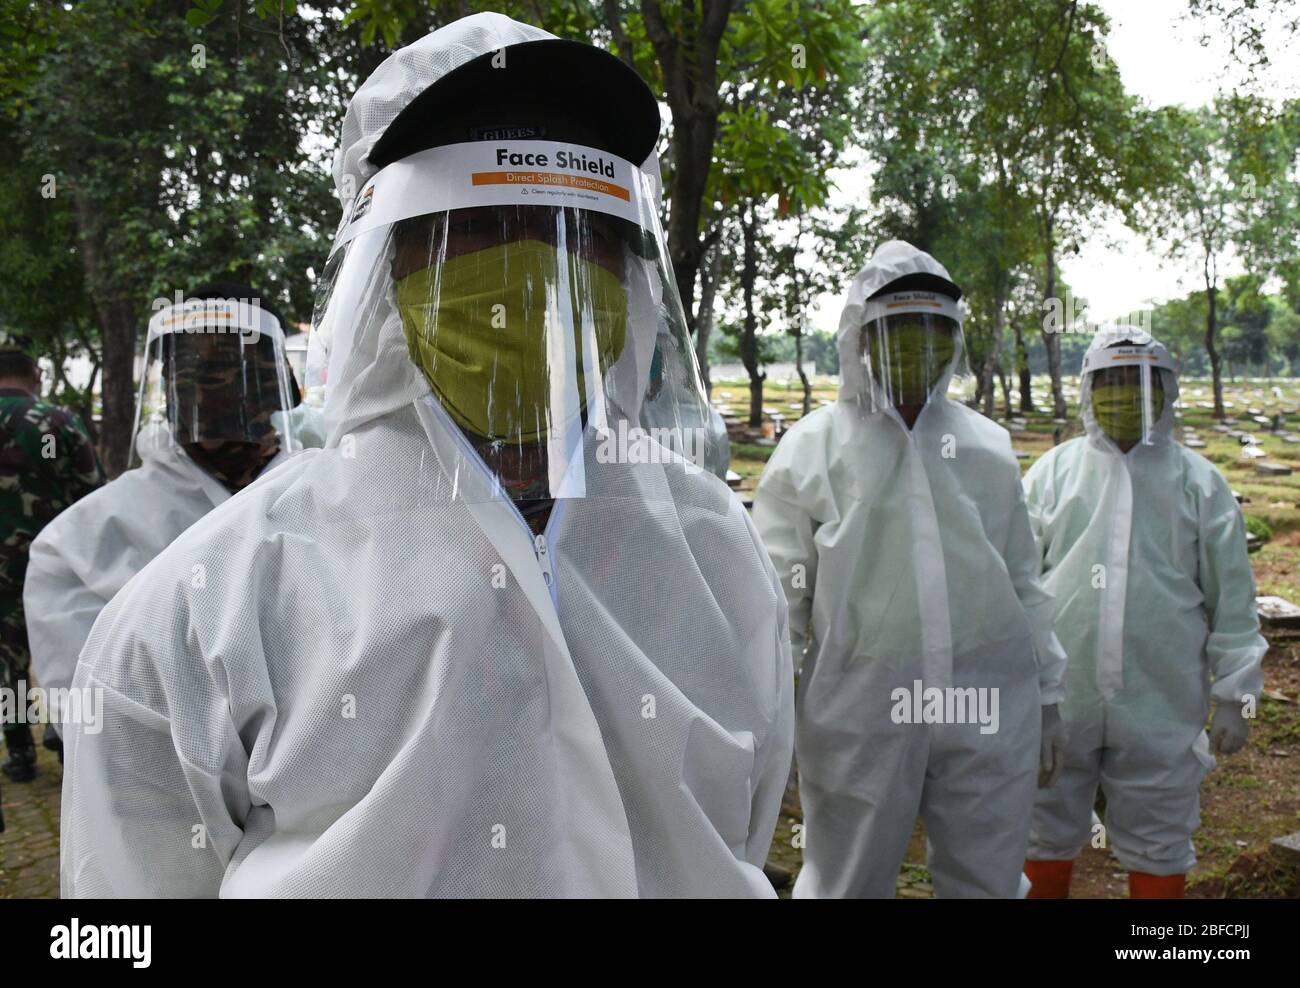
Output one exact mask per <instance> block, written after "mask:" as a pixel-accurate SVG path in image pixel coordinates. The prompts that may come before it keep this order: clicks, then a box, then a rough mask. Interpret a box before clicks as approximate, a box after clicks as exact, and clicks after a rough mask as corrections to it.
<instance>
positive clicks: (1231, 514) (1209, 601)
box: [1199, 470, 1268, 702]
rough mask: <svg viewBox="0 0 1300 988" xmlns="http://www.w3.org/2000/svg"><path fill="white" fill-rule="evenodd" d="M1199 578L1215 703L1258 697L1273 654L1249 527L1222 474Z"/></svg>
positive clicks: (1205, 529)
mask: <svg viewBox="0 0 1300 988" xmlns="http://www.w3.org/2000/svg"><path fill="white" fill-rule="evenodd" d="M1200 527H1201V531H1200V539H1199V543H1200V575H1201V592H1202V593H1203V594H1204V595H1205V613H1206V618H1207V620H1208V622H1209V625H1210V636H1209V639H1208V641H1207V642H1206V644H1205V652H1206V656H1207V658H1208V660H1209V664H1210V674H1211V676H1212V677H1213V679H1214V683H1213V685H1212V687H1211V689H1210V693H1211V695H1212V696H1213V697H1214V699H1216V700H1220V701H1228V702H1237V701H1239V700H1241V699H1242V698H1243V697H1245V696H1255V697H1258V696H1259V694H1260V692H1261V691H1262V690H1263V688H1264V673H1263V670H1262V664H1263V661H1264V653H1265V652H1267V651H1268V642H1266V641H1265V640H1264V638H1263V636H1262V635H1260V633H1259V613H1258V611H1256V609H1255V575H1254V573H1253V572H1252V570H1251V568H1250V556H1249V554H1248V553H1247V551H1246V523H1245V521H1244V520H1243V518H1242V516H1241V509H1240V508H1239V507H1238V506H1237V499H1236V498H1234V497H1233V496H1232V490H1231V488H1229V487H1228V484H1227V482H1226V481H1225V480H1224V479H1223V477H1222V476H1221V475H1220V474H1219V472H1218V471H1217V470H1215V471H1213V473H1212V474H1211V475H1210V493H1209V496H1208V497H1205V498H1203V499H1202V501H1201V504H1200Z"/></svg>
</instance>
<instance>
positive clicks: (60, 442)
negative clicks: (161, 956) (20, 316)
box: [0, 388, 104, 688]
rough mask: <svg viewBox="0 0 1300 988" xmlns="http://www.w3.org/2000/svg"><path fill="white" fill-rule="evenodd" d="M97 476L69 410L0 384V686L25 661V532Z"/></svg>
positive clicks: (20, 671) (14, 677)
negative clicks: (0, 386) (3, 387)
mask: <svg viewBox="0 0 1300 988" xmlns="http://www.w3.org/2000/svg"><path fill="white" fill-rule="evenodd" d="M103 482H104V472H103V470H102V468H101V467H100V465H99V458H98V457H97V456H96V455H95V447H94V445H93V444H92V443H91V441H90V436H89V435H88V434H87V433H86V427H85V426H84V425H82V424H81V421H80V420H79V419H78V418H77V417H76V416H75V415H73V414H72V413H71V412H69V411H67V410H66V409H63V408H59V407H58V406H57V405H50V404H46V403H45V402H43V401H41V400H40V399H39V398H36V397H34V396H33V395H31V394H28V393H27V392H26V391H20V390H16V389H12V388H5V389H0V686H8V687H10V688H15V686H16V683H17V681H18V680H19V679H23V678H26V676H27V667H28V665H29V663H30V662H31V653H30V651H29V650H28V645H27V621H26V618H25V617H24V615H23V581H24V579H25V578H26V576H27V553H28V550H29V548H30V546H31V544H32V539H34V538H36V536H37V534H38V533H39V532H40V530H41V529H42V528H44V527H45V525H46V524H48V523H49V522H50V521H51V520H53V518H54V516H55V515H57V514H58V513H59V512H60V511H62V510H63V509H64V508H66V507H68V506H69V505H71V504H72V503H73V502H74V501H76V500H77V499H78V498H81V497H83V496H85V495H86V494H89V493H90V492H91V491H93V490H94V489H95V488H96V487H98V486H99V485H100V484H102V483H103Z"/></svg>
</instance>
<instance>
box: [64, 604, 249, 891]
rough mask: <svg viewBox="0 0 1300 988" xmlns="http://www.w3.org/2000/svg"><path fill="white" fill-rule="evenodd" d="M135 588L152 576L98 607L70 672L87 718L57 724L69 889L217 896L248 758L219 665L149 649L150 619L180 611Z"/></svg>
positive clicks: (234, 839) (177, 615)
mask: <svg viewBox="0 0 1300 988" xmlns="http://www.w3.org/2000/svg"><path fill="white" fill-rule="evenodd" d="M142 587H143V588H145V589H151V590H153V591H156V590H157V589H158V584H157V582H149V581H145V582H144V583H142V582H141V581H139V580H136V581H133V582H132V583H130V584H128V585H127V587H125V588H124V589H123V590H122V592H121V593H119V594H117V596H116V597H114V598H113V601H112V603H110V604H109V605H108V607H107V608H105V610H104V612H103V615H102V616H101V619H100V620H99V622H98V623H97V624H96V625H95V628H94V630H93V631H92V632H91V636H90V640H89V641H88V642H87V644H86V648H85V650H84V652H83V654H82V658H81V661H80V663H79V664H78V666H77V673H76V677H75V679H74V680H73V687H74V690H83V691H88V692H86V693H85V694H84V695H87V696H89V697H91V698H92V699H91V700H89V701H88V702H89V703H91V704H93V706H92V707H91V708H90V709H91V710H92V712H93V713H94V716H83V717H81V718H78V719H77V720H76V721H75V722H72V723H69V724H68V725H67V730H65V732H64V750H65V767H64V778H63V812H62V847H61V855H60V859H61V869H62V893H63V897H64V898H99V897H113V898H119V897H137V898H153V897H168V898H172V897H183V898H208V897H215V896H216V895H218V893H219V891H220V889H221V882H222V878H223V876H224V874H225V869H226V865H227V864H228V862H229V861H230V859H231V857H232V855H233V854H234V852H235V849H236V848H237V846H238V844H239V841H240V839H241V838H242V836H243V830H242V822H243V820H245V819H246V818H247V812H248V807H249V795H248V790H247V781H246V780H247V765H248V759H247V754H246V752H245V751H244V748H243V745H242V744H241V741H240V738H239V735H238V733H237V731H236V728H235V725H234V724H233V723H232V721H231V718H230V704H229V700H228V699H227V697H226V696H225V695H224V693H223V691H222V689H220V688H219V687H218V685H217V682H216V681H215V680H219V679H220V678H221V676H222V675H223V673H221V672H220V663H218V662H213V663H211V664H208V663H205V661H204V659H203V657H202V656H201V655H200V654H198V653H197V650H195V653H194V654H188V653H189V651H190V649H188V648H187V649H186V650H185V651H186V653H187V654H179V655H162V654H156V653H155V650H154V649H153V648H152V647H151V639H152V638H154V637H156V636H154V635H151V634H150V629H151V627H154V626H155V625H157V626H170V627H175V626H176V625H177V623H179V622H184V621H185V609H184V607H183V606H178V605H177V604H174V603H173V604H170V605H164V606H163V607H161V608H160V607H158V606H153V607H151V606H149V605H150V602H149V601H148V600H145V599H141V598H142V597H144V596H145V595H144V594H142V593H140V592H139V591H140V590H141V588H142ZM133 591H134V592H133ZM182 594H183V591H178V593H177V596H178V597H179V596H181V595H182ZM187 639H188V640H189V641H191V642H193V641H194V640H195V639H194V636H193V635H185V636H182V637H181V640H187Z"/></svg>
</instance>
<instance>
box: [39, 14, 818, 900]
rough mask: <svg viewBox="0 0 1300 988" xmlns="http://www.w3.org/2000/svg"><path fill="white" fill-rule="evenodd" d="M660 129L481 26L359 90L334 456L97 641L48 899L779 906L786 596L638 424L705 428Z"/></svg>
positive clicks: (172, 569)
mask: <svg viewBox="0 0 1300 988" xmlns="http://www.w3.org/2000/svg"><path fill="white" fill-rule="evenodd" d="M571 113H578V114H580V116H579V117H577V118H571V117H568V116H567V114H571ZM658 131H659V114H658V107H657V104H656V101H655V99H654V97H653V95H652V94H651V93H650V91H649V90H648V88H647V87H646V86H645V84H644V83H642V82H641V80H640V79H639V78H638V77H637V76H636V75H635V73H634V72H632V70H631V69H629V68H628V67H627V66H625V65H624V64H623V63H622V62H620V61H618V60H617V59H616V58H614V57H613V56H612V55H609V54H608V53H606V52H603V51H601V50H600V49H597V48H593V47H591V46H587V45H582V44H578V43H574V42H568V41H561V40H558V39H555V38H554V37H552V36H551V35H549V34H547V33H546V32H544V31H541V30H539V29H536V28H533V27H530V26H527V25H523V24H519V23H516V22H515V21H512V20H510V19H508V18H506V17H503V16H500V15H496V14H476V15H473V16H471V17H468V18H465V19H463V20H460V21H457V22H455V23H453V24H451V25H449V26H447V27H444V28H442V29H440V30H438V31H435V32H434V33H432V34H430V35H428V36H427V37H425V38H423V39H422V40H420V41H418V42H416V43H415V44H414V45H411V46H409V47H407V48H403V49H401V50H399V51H397V52H395V53H394V54H393V55H391V56H390V57H389V58H388V59H387V60H386V61H385V62H384V63H383V64H382V65H381V66H380V67H379V68H378V69H377V70H376V71H375V73H374V74H373V75H372V76H371V77H370V79H368V80H367V81H366V82H365V83H364V84H363V85H362V86H361V88H360V89H359V90H358V92H357V94H356V95H355V97H354V98H353V100H352V102H351V103H350V105H349V107H348V111H347V115H346V118H345V120H344V124H343V139H342V142H341V147H340V149H339V152H338V155H337V157H336V159H335V180H336V185H337V186H338V188H339V189H340V192H342V193H351V194H352V195H351V197H350V198H349V199H348V201H347V208H346V210H345V214H344V218H343V221H342V223H341V225H340V229H339V233H338V235H337V237H336V244H335V248H334V251H333V253H332V255H331V258H330V260H329V263H328V265H327V266H326V269H325V274H324V276H323V279H324V284H323V286H322V291H321V297H320V301H319V304H318V311H317V317H316V329H315V331H314V335H315V334H319V336H318V340H319V345H318V346H317V347H316V348H315V349H314V350H313V354H314V355H315V357H314V359H324V360H325V361H326V366H325V367H324V368H323V369H322V368H320V367H316V368H314V369H313V370H310V371H309V373H308V378H309V380H315V381H323V382H324V383H323V387H324V394H325V416H326V424H327V432H328V440H327V444H326V447H325V448H324V449H323V450H309V451H306V452H304V453H303V454H301V455H299V456H295V457H294V458H293V459H291V460H290V461H289V462H288V463H287V464H285V465H284V466H283V467H281V468H280V469H278V470H276V471H275V472H274V473H272V474H271V475H270V476H268V477H265V478H263V479H262V480H260V481H259V482H257V483H255V484H253V485H252V486H251V487H249V488H248V489H247V490H246V491H244V492H243V493H242V494H241V495H240V496H239V497H238V498H234V499H232V500H231V501H229V502H227V503H226V504H224V505H222V506H221V507H219V508H217V509H216V510H215V511H213V512H212V513H211V514H209V515H208V516H207V517H205V518H204V519H203V520H202V521H201V522H200V523H199V524H197V525H195V526H194V527H193V528H191V529H190V530H189V531H188V532H186V533H185V534H184V535H183V536H182V537H181V538H180V539H178V540H177V541H176V542H175V543H173V545H172V546H171V547H169V548H168V549H167V550H166V551H165V552H163V553H162V555H160V556H159V557H158V558H157V559H155V560H154V562H153V563H152V564H150V566H149V567H148V568H147V569H146V570H145V571H144V572H143V573H141V574H140V575H139V576H138V577H137V578H136V579H135V580H134V581H133V582H132V583H131V584H130V585H129V586H128V587H127V588H126V590H125V591H124V592H122V593H121V594H119V595H118V596H117V597H116V598H115V599H114V601H113V602H112V603H111V604H110V605H109V607H108V608H107V610H106V611H105V612H104V614H103V615H102V616H101V618H100V620H99V622H98V623H97V624H96V626H95V629H94V631H93V632H92V634H91V639H90V642H89V643H88V644H87V646H86V649H85V651H84V652H83V654H82V658H81V662H80V664H79V666H78V670H77V677H76V683H77V684H79V685H83V686H102V687H103V689H104V693H105V706H106V711H105V714H104V717H103V722H104V729H103V731H102V732H101V733H99V734H91V733H89V732H86V731H83V730H80V729H76V728H74V729H73V730H71V731H70V735H69V745H68V769H67V783H66V784H65V788H64V810H63V846H62V876H63V893H64V894H65V895H74V896H87V895H182V896H185V895H188V896H213V895H221V896H227V897H233V896H299V895H319V896H331V895H333V896H411V897H419V896H581V895H587V896H637V895H641V896H766V897H770V896H773V895H774V892H773V890H772V887H771V885H770V883H769V882H768V881H767V879H766V878H765V877H764V875H763V872H762V865H763V862H764V860H765V858H766V854H767V850H768V847H769V844H770V842H771V839H772V834H773V830H774V827H775V824H776V818H777V813H778V808H779V803H780V799H781V796H782V792H783V789H784V786H785V781H786V778H787V775H788V773H789V768H790V756H791V747H792V735H793V700H792V693H793V677H792V670H791V662H790V650H789V649H790V646H789V633H788V629H787V625H786V609H785V603H784V599H783V597H782V594H781V588H780V582H779V580H778V579H777V577H776V574H775V572H774V571H773V569H772V566H771V563H770V561H769V560H768V558H767V555H766V553H765V552H764V551H763V548H762V544H761V543H760V541H759V539H758V536H757V533H756V531H755V530H754V528H753V526H752V524H751V523H750V522H749V520H748V518H747V516H746V513H745V511H744V509H743V507H742V506H741V505H740V503H739V501H738V500H737V499H736V498H735V497H734V495H732V494H731V492H730V491H728V490H727V488H726V486H725V484H723V483H722V482H720V481H719V480H717V479H716V478H715V477H713V476H711V475H709V474H708V473H707V472H705V471H704V470H703V469H702V467H701V466H700V465H699V464H697V463H694V462H693V461H691V460H690V459H687V458H684V457H682V456H681V455H678V454H677V453H675V452H674V451H673V450H671V449H668V448H666V447H665V446H663V445H662V444H659V443H656V442H654V441H653V440H651V439H649V438H648V437H647V436H646V435H645V433H644V431H643V430H642V429H641V428H640V426H639V425H638V424H637V423H638V422H639V421H640V414H641V411H642V408H641V405H642V404H643V401H645V400H656V401H665V403H666V404H665V407H666V408H675V409H681V410H682V414H681V416H680V417H679V418H678V419H677V427H678V428H700V427H702V423H706V422H707V405H706V404H705V402H704V398H703V393H702V388H701V387H700V384H699V374H698V370H697V368H696V367H695V364H694V356H693V352H692V349H691V347H690V346H689V343H688V338H687V336H686V332H685V320H684V318H683V315H682V311H681V304H680V302H679V301H678V299H677V297H676V295H675V293H674V289H673V280H672V274H671V269H670V268H669V266H668V261H667V255H666V248H665V245H664V243H663V239H662V232H661V230H660V227H659V224H658V204H657V203H656V202H654V201H653V200H652V199H651V197H650V196H649V195H648V194H647V193H648V191H649V190H651V189H653V187H654V184H653V181H652V178H651V170H652V169H655V168H657V163H656V161H655V159H654V157H653V154H652V152H653V150H654V145H655V142H656V140H657V137H658ZM642 162H643V163H644V165H641V164H638V163H642ZM666 339H671V341H672V345H671V347H670V348H664V341H665V340H666ZM656 341H659V343H660V345H661V348H664V350H665V352H663V353H662V356H663V368H662V380H661V382H660V386H659V388H658V392H657V394H656V396H655V397H654V398H653V399H650V398H649V397H648V395H647V390H648V385H649V380H650V364H651V359H652V353H653V351H654V349H655V346H656ZM665 417H666V416H662V415H661V416H659V417H658V420H659V421H660V422H661V423H662V422H663V421H664V419H665ZM678 448H681V449H695V448H700V447H699V446H698V445H697V444H696V443H694V442H691V443H687V442H682V443H681V444H680V447H678ZM195 567H201V568H202V571H203V573H204V585H203V587H202V588H197V587H195V586H194V584H193V582H192V573H193V572H194V570H195ZM195 828H201V829H200V830H199V831H198V832H200V833H201V834H202V836H203V841H202V846H201V847H200V846H198V842H196V840H195V836H194V835H195V832H196V830H195Z"/></svg>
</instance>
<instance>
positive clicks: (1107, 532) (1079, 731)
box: [1025, 327, 1268, 898]
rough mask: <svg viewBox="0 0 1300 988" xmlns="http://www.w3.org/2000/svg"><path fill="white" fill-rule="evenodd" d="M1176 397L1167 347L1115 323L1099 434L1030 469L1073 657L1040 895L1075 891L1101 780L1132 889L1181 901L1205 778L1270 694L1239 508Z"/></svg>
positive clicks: (1090, 360)
mask: <svg viewBox="0 0 1300 988" xmlns="http://www.w3.org/2000/svg"><path fill="white" fill-rule="evenodd" d="M1177 400H1178V378H1177V376H1176V374H1175V372H1174V365H1173V362H1172V360H1171V359H1170V357H1169V354H1168V352H1167V351H1166V350H1165V348H1164V347H1163V346H1161V345H1160V344H1159V343H1157V342H1155V341H1154V340H1153V339H1152V338H1151V336H1150V335H1148V334H1147V333H1145V332H1143V331H1141V330H1138V329H1131V328H1126V327H1116V328H1111V329H1106V330H1102V331H1101V332H1099V333H1098V334H1097V335H1096V337H1095V338H1094V339H1093V341H1092V343H1091V345H1090V346H1089V347H1088V350H1087V352H1086V354H1085V355H1084V360H1083V370H1082V380H1081V383H1080V388H1079V403H1080V405H1081V407H1082V410H1083V422H1084V427H1085V429H1086V430H1087V434H1086V435H1084V436H1079V437H1078V438H1075V439H1071V440H1070V441H1069V442H1065V443H1062V444H1061V445H1060V446H1057V447H1056V448H1055V449H1053V450H1051V451H1050V452H1048V453H1047V454H1046V455H1044V456H1043V457H1042V459H1040V460H1039V461H1038V462H1037V463H1035V464H1034V465H1033V467H1032V468H1031V469H1030V470H1029V472H1028V473H1027V474H1026V476H1025V492H1026V497H1027V499H1028V503H1029V514H1030V518H1031V520H1032V522H1033V526H1034V534H1035V535H1036V536H1037V538H1038V541H1039V544H1040V546H1041V549H1042V567H1043V579H1044V582H1045V584H1046V586H1047V588H1048V589H1049V590H1050V591H1052V593H1053V594H1054V595H1055V598H1056V607H1057V612H1056V628H1057V633H1058V634H1059V635H1060V638H1061V642H1062V643H1063V644H1064V646H1065V650H1066V652H1067V653H1068V655H1069V656H1070V671H1069V675H1068V676H1067V679H1066V691H1065V702H1064V705H1063V717H1064V720H1065V723H1066V726H1067V728H1068V730H1069V743H1068V745H1067V747H1066V751H1065V764H1064V769H1063V772H1062V774H1061V779H1060V782H1059V784H1058V785H1057V786H1056V788H1055V789H1053V790H1052V791H1050V792H1042V793H1039V795H1038V801H1037V804H1036V805H1035V807H1034V816H1033V828H1032V830H1031V835H1030V843H1029V855H1028V857H1029V860H1028V861H1027V863H1026V865H1025V870H1026V873H1027V874H1028V875H1029V876H1030V878H1031V879H1032V880H1033V883H1034V891H1033V892H1032V893H1031V897H1033V898H1064V897H1066V896H1067V895H1068V892H1069V885H1070V872H1071V868H1072V865H1073V862H1074V858H1075V856H1076V855H1077V854H1078V853H1079V851H1080V850H1081V849H1082V848H1083V847H1084V845H1085V844H1086V843H1087V842H1088V841H1089V840H1090V839H1091V838H1092V837H1093V836H1094V835H1093V833H1092V826H1091V820H1092V809H1093V802H1094V800H1095V799H1096V796H1097V787H1098V786H1099V785H1100V786H1101V790H1102V792H1103V793H1104V794H1105V797H1106V819H1105V821H1104V825H1105V828H1106V837H1107V844H1108V846H1109V847H1110V848H1111V849H1112V850H1113V851H1114V854H1115V856H1116V857H1117V858H1118V859H1119V860H1120V862H1121V863H1122V864H1123V865H1124V867H1125V868H1127V869H1128V871H1129V891H1130V895H1131V896H1132V897H1133V898H1171V897H1173V898H1176V897H1181V895H1182V893H1183V883H1184V875H1185V873H1186V872H1187V870H1188V869H1189V868H1191V867H1192V865H1193V864H1195V862H1196V855H1195V853H1194V851H1193V848H1192V833H1193V832H1194V831H1195V830H1196V828H1197V826H1198V825H1199V823H1200V800H1199V790H1200V785H1201V780H1202V779H1203V778H1204V777H1205V774H1206V773H1207V772H1208V771H1209V770H1210V769H1211V768H1213V766H1214V756H1213V753H1214V752H1222V753H1224V754H1230V753H1232V752H1234V751H1237V750H1238V749H1240V748H1241V747H1242V745H1244V744H1245V741H1246V734H1247V719H1246V718H1245V717H1244V716H1243V707H1245V708H1246V710H1245V712H1250V711H1253V709H1254V705H1255V704H1256V703H1257V702H1258V700H1259V694H1260V691H1261V689H1262V688H1263V677H1262V673H1261V670H1260V664H1261V662H1262V661H1263V657H1264V653H1265V651H1267V648H1268V646H1267V643H1266V642H1265V641H1264V639H1263V638H1262V637H1261V636H1260V633H1259V617H1258V615H1257V614H1256V611H1255V581H1254V576H1253V574H1252V572H1251V568H1250V560H1249V558H1248V557H1247V554H1246V533H1245V524H1244V522H1243V520H1242V516H1241V510H1240V509H1239V508H1238V507H1237V502H1236V499H1235V498H1234V497H1233V495H1232V491H1231V489H1230V488H1229V487H1228V484H1227V482H1226V481H1225V480H1224V479H1223V476H1222V474H1220V472H1219V470H1218V468H1217V467H1215V466H1214V464H1212V463H1210V462H1209V461H1208V460H1206V459H1205V458H1204V457H1202V456H1200V455H1198V454H1197V453H1195V452H1193V451H1192V450H1190V449H1187V448H1186V447H1185V446H1183V445H1181V444H1180V443H1177V442H1175V441H1174V440H1173V438H1172V436H1171V431H1172V428H1173V421H1174V402H1176V401H1177ZM1211 700H1213V701H1214V703H1215V710H1214V716H1213V727H1212V728H1211V730H1210V732H1209V735H1208V736H1207V734H1206V731H1205V723H1206V716H1207V715H1208V714H1209V710H1210V701H1211Z"/></svg>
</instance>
